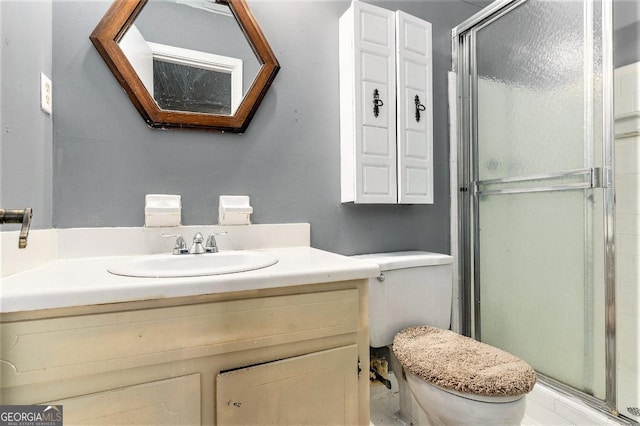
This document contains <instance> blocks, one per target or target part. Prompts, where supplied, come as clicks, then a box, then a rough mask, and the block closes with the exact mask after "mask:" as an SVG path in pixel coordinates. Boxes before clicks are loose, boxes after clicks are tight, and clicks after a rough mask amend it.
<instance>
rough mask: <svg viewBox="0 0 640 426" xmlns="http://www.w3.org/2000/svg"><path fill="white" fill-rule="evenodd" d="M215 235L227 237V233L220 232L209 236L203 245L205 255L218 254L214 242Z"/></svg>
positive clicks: (216, 244)
mask: <svg viewBox="0 0 640 426" xmlns="http://www.w3.org/2000/svg"><path fill="white" fill-rule="evenodd" d="M216 235H227V231H222V232H213V233H211V234H209V237H208V238H207V242H206V244H205V245H204V249H205V250H206V252H207V253H217V252H218V243H217V242H216Z"/></svg>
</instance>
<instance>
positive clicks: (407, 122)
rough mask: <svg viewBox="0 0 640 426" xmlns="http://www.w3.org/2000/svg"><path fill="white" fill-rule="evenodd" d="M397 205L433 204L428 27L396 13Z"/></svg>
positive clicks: (408, 16) (429, 40)
mask: <svg viewBox="0 0 640 426" xmlns="http://www.w3.org/2000/svg"><path fill="white" fill-rule="evenodd" d="M396 18H397V19H396V26H397V43H398V45H397V49H398V50H397V67H398V70H397V74H398V80H397V84H398V88H397V92H398V129H397V139H398V158H397V161H398V202H399V203H402V204H427V203H433V159H432V151H433V109H432V104H433V101H432V98H433V90H432V83H431V75H432V70H431V66H432V58H431V24H430V23H428V22H426V21H423V20H421V19H418V18H416V17H413V16H411V15H408V14H406V13H404V12H402V11H398V12H396Z"/></svg>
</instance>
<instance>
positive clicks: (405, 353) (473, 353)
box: [356, 251, 536, 425]
mask: <svg viewBox="0 0 640 426" xmlns="http://www.w3.org/2000/svg"><path fill="white" fill-rule="evenodd" d="M356 257H358V258H361V259H363V260H366V261H368V262H373V263H377V264H378V265H379V266H380V270H381V275H380V277H378V279H375V278H374V279H371V280H370V281H369V330H370V346H372V347H374V348H379V347H383V346H389V347H391V349H392V350H391V351H390V355H391V360H390V361H391V362H390V364H391V366H392V367H391V368H392V371H393V372H394V374H395V375H396V377H397V379H398V384H399V391H400V412H399V415H400V417H401V418H402V419H403V420H404V421H405V422H407V423H413V424H414V425H427V424H433V425H515V424H520V422H521V420H522V418H523V416H524V410H525V404H526V394H527V393H528V392H530V391H531V390H532V388H533V385H534V384H535V381H536V377H535V372H534V371H533V369H532V368H531V367H530V366H528V365H527V364H526V363H525V362H524V361H522V360H520V359H518V358H516V357H515V356H513V355H511V354H508V353H507V352H504V351H502V350H500V349H497V348H493V347H491V346H489V345H486V344H484V343H481V342H478V341H476V340H473V339H470V338H468V337H464V336H461V335H459V334H457V333H454V332H452V331H449V330H448V328H449V326H450V319H451V302H452V284H453V283H452V279H453V278H452V275H453V274H452V263H453V258H452V257H451V256H447V255H443V254H437V253H429V252H418V251H410V252H394V253H376V254H369V255H360V256H356Z"/></svg>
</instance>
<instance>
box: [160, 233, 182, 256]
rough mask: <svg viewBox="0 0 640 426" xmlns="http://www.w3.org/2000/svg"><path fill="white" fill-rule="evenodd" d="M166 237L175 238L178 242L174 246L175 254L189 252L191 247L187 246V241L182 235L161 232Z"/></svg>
mask: <svg viewBox="0 0 640 426" xmlns="http://www.w3.org/2000/svg"><path fill="white" fill-rule="evenodd" d="M161 236H162V237H164V238H175V239H176V244H175V245H174V246H173V254H188V253H189V249H188V248H187V243H186V242H185V241H184V238H182V236H181V235H169V234H161Z"/></svg>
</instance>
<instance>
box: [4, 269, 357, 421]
mask: <svg viewBox="0 0 640 426" xmlns="http://www.w3.org/2000/svg"><path fill="white" fill-rule="evenodd" d="M366 285H367V281H366V280H352V281H343V282H333V283H324V284H310V285H304V286H291V287H276V288H269V289H260V290H249V291H240V292H232V293H221V294H217V295H216V294H211V295H205V296H193V297H184V298H174V299H157V300H149V301H132V302H126V303H115V304H107V305H98V306H86V307H75V308H59V309H51V310H43V311H34V312H20V313H15V314H11V313H9V314H2V316H1V317H0V318H1V321H0V339H1V341H0V378H1V384H0V404H5V405H9V404H61V405H63V417H64V424H65V425H73V424H109V425H111V424H154V425H160V424H176V425H177V424H308V423H315V424H368V423H369V380H368V374H362V372H363V371H364V372H365V373H366V371H367V370H368V366H369V360H368V356H369V347H368V325H367V321H368V319H367V301H366V291H367V287H366Z"/></svg>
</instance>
